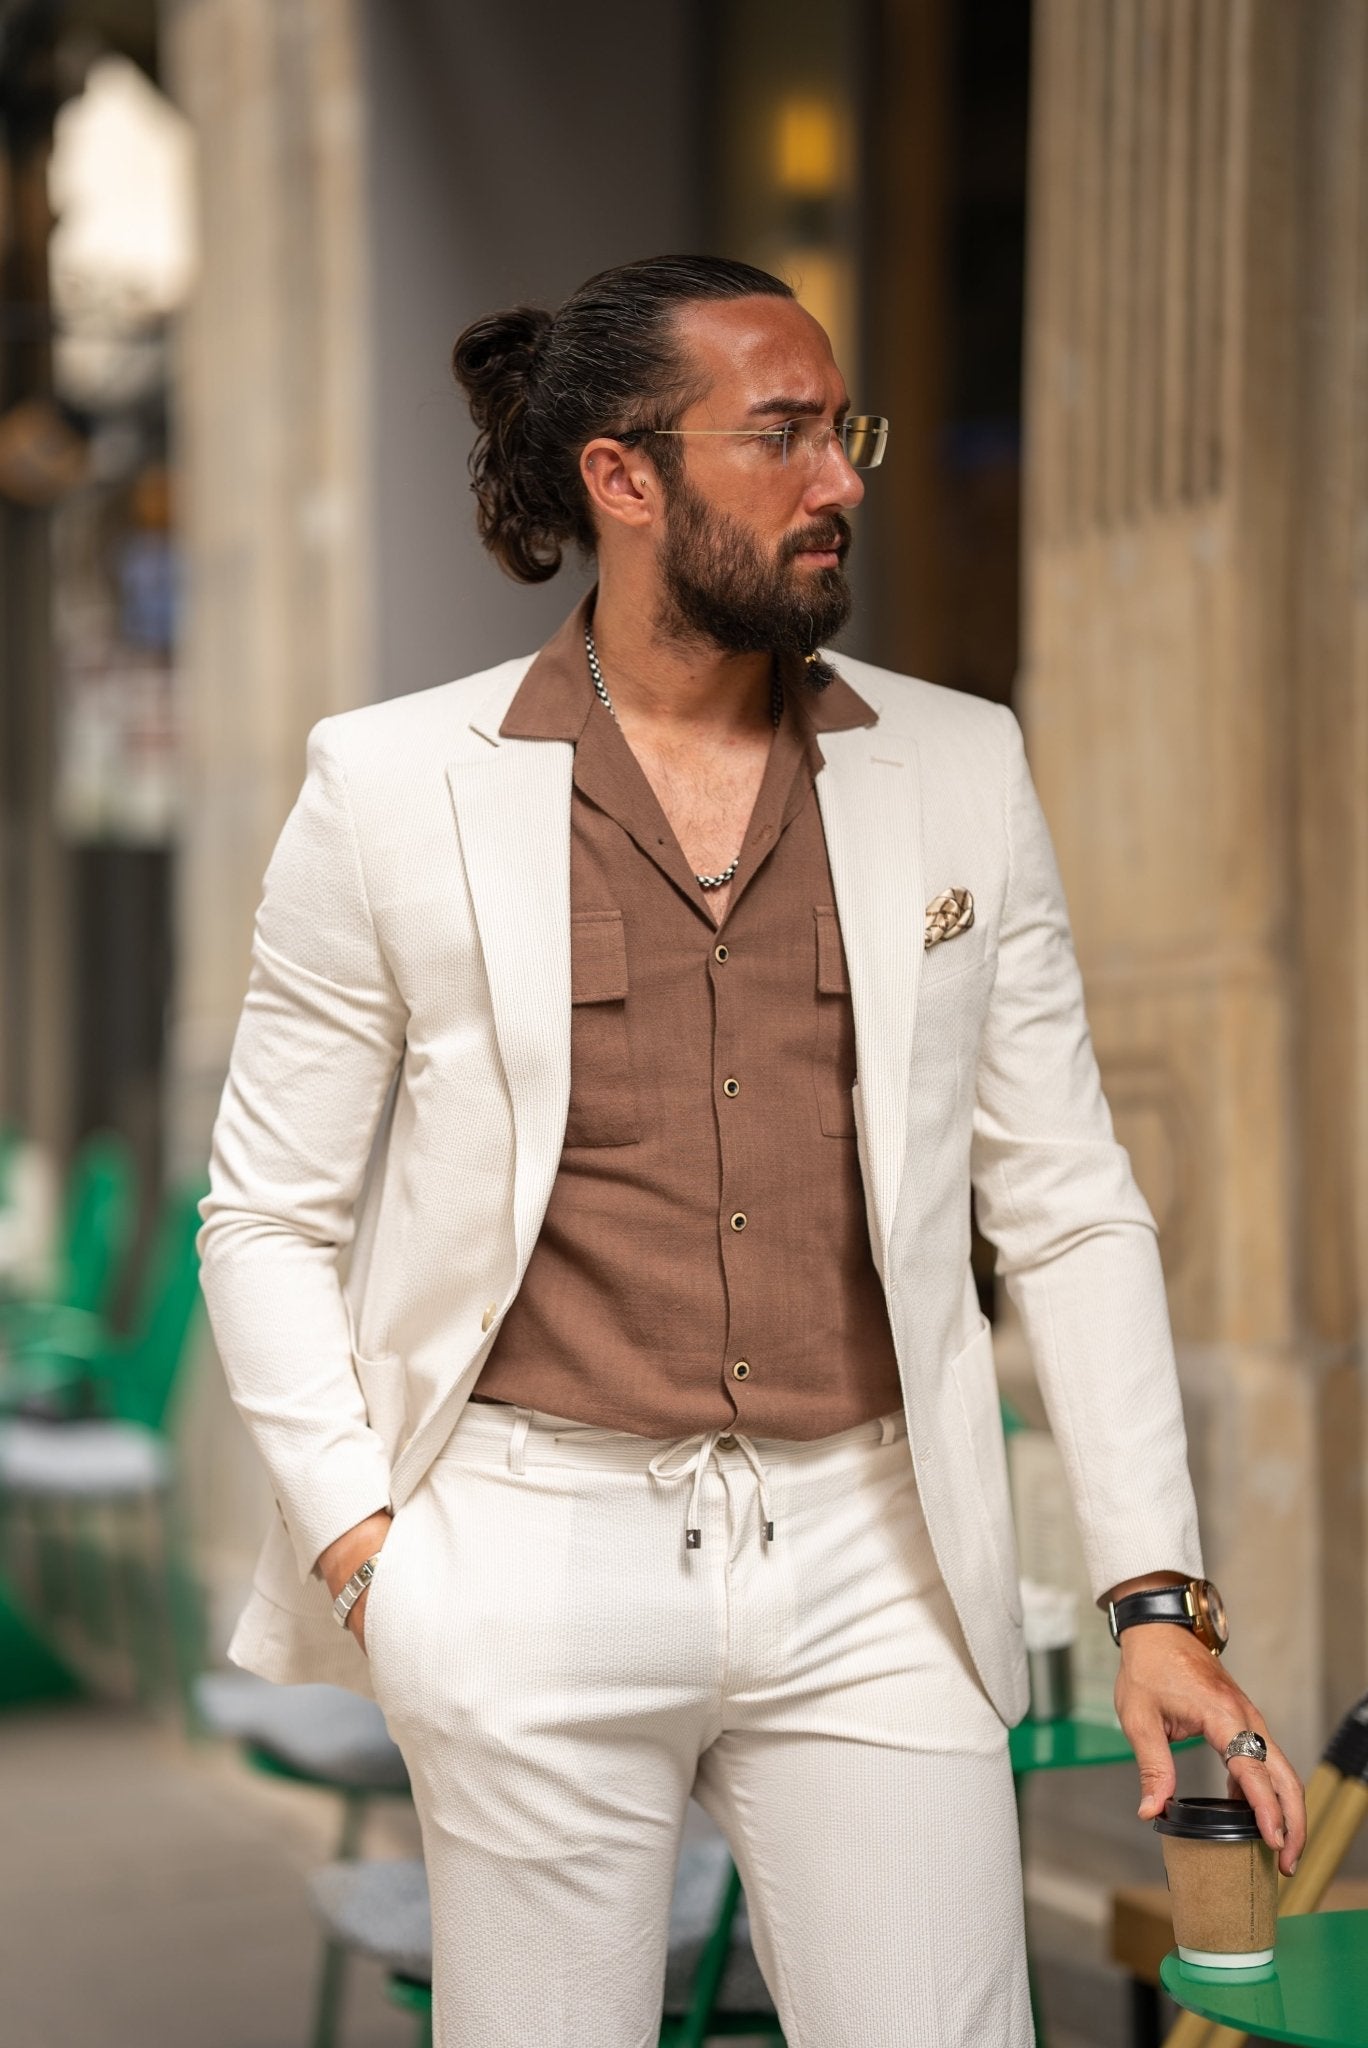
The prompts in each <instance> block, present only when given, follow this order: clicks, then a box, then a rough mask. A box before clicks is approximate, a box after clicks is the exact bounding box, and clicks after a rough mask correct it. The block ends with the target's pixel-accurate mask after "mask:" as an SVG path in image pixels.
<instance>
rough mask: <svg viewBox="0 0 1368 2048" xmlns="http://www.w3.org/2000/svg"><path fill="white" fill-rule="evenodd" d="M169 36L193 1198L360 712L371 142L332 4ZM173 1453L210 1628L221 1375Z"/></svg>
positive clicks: (223, 1503) (227, 1577)
mask: <svg viewBox="0 0 1368 2048" xmlns="http://www.w3.org/2000/svg"><path fill="white" fill-rule="evenodd" d="M163 30H164V54H165V60H166V76H167V82H168V89H169V90H170V91H171V93H172V94H173V96H174V97H175V98H176V100H177V101H178V104H179V105H180V106H181V108H182V109H183V111H184V112H185V113H186V114H187V115H188V117H189V118H190V120H191V122H192V123H193V126H194V130H195V135H196V142H197V150H198V190H199V200H200V246H201V251H202V256H201V270H200V274H199V277H198V280H197V284H196V288H195V291H194V293H193V295H192V298H191V301H190V304H189V307H188V310H187V313H186V315H185V319H184V323H183V329H182V334H181V337H180V348H179V363H178V378H177V389H176V404H177V410H176V421H175V424H176V452H177V488H178V506H177V523H178V531H179V535H180V538H181V542H182V545H183V548H184V554H185V561H186V565H187V578H186V581H187V595H188V603H187V618H186V632H185V638H184V643H183V647H182V659H183V669H184V709H185V720H186V750H187V775H188V782H189V787H188V790H187V802H186V806H185V816H186V825H185V831H184V836H183V838H182V841H181V844H180V849H179V854H178V872H177V894H178V910H177V925H176V935H177V936H176V943H177V1001H176V1013H175V1017H174V1019H173V1025H172V1031H171V1049H170V1068H171V1071H170V1077H169V1102H168V1118H167V1126H168V1151H169V1154H170V1158H171V1161H172V1165H173V1169H174V1170H176V1171H177V1172H182V1173H186V1174H195V1175H198V1174H201V1173H202V1172H203V1170H204V1163H205V1160H206V1158H207V1154H208V1138H209V1130H210V1126H211V1124H212V1121H213V1116H214V1111H215V1109H216V1107H217V1101H218V1094H219V1090H220V1088H221V1085H222V1080H223V1075H224V1072H225V1070H226V1067H227V1063H228V1052H229V1047H230V1044H231V1039H232V1034H233V1030H234V1027H235V1024H236V1021H237V1016H238V1012H239V1010H240V1008H241V1004H242V994H243V989H244V987H245V985H246V978H247V955H248V948H249V945H250V941H251V931H252V918H253V913H254V911H255V908H256V904H257V901H258V899H259V896H260V888H261V877H262V873H263V871H264V869H265V866H266V862H267V859H268V858H269V855H270V851H271V848H272V846H273V844H274V842H275V839H276V836H277V834H278V833H279V830H280V827H281V825H282V823H283V822H284V819H285V816H286V813H287V812H288V810H289V808H290V805H291V804H292V802H293V801H294V797H295V794H296V792H297V790H298V788H299V784H300V781H301V780H302V777H303V771H304V742H305V736H306V734H307V732H308V730H309V728H310V727H311V726H312V725H313V724H314V723H315V722H316V721H317V720H318V719H319V718H322V717H324V716H326V715H327V714H328V713H329V712H334V711H340V710H343V709H346V708H348V707H350V706H352V705H355V704H358V703H361V702H363V701H365V700H367V699H368V698H369V697H371V696H373V695H374V694H375V692H374V687H373V683H374V678H373V662H372V658H371V639H372V622H371V618H370V615H369V613H370V592H371V589H372V578H371V574H370V563H369V537H368V532H367V512H368V506H369V502H370V493H369V489H368V475H367V468H368V461H369V446H368V401H369V396H370V393H369V385H368V378H367V373H366V361H365V349H366V338H367V335H368V332H369V328H368V323H367V322H366V320H365V318H364V317H363V313H364V305H365V281H364V264H365V253H366V234H367V226H366V206H365V196H364V157H363V147H364V139H365V138H364V124H363V119H362V94H361V86H360V76H359V66H358V59H357V37H358V33H359V27H358V22H357V19H356V11H355V7H354V5H353V4H352V0H165V4H164V9H163ZM182 1436H183V1443H184V1453H185V1461H186V1468H187V1472H188V1475H189V1482H190V1484H189V1489H188V1491H189V1493H190V1497H191V1498H192V1499H193V1502H194V1506H195V1514H196V1519H197V1523H198V1527H199V1531H200V1535H201V1538H202V1544H201V1549H202V1556H203V1563H204V1569H205V1572H206V1576H207V1577H208V1579H209V1581H210V1586H211V1593H212V1591H213V1588H214V1586H215V1584H216V1583H217V1582H218V1581H220V1580H222V1581H223V1583H224V1586H225V1592H224V1596H223V1598H224V1605H225V1607H226V1606H227V1605H230V1604H231V1602H232V1601H233V1600H234V1598H235V1597H236V1593H237V1591H238V1590H239V1581H240V1578H241V1574H242V1567H243V1558H244V1556H248V1555H250V1552H251V1549H252V1548H253V1547H254V1543H255V1539H256V1537H257V1535H258V1534H259V1532H260V1530H261V1529H263V1528H264V1527H265V1526H266V1511H267V1510H268V1508H269V1501H268V1499H267V1497H266V1495H265V1482H264V1479H263V1478H262V1476H261V1474H260V1472H259V1469H258V1466H257V1461H256V1459H255V1457H254V1456H253V1455H252V1454H251V1452H250V1451H249V1449H248V1446H247V1443H246V1439H245V1436H244V1435H243V1434H242V1432H241V1431H240V1428H239V1425H238V1423H237V1421H236V1418H235V1417H234V1416H233V1414H232V1411H231V1409H230V1407H229V1403H228V1396H227V1391H226V1388H225V1387H224V1384H223V1380H222V1376H221V1374H220V1373H219V1372H218V1371H217V1369H215V1368H212V1367H209V1368H207V1369H206V1370H204V1371H202V1372H201V1373H200V1374H199V1375H198V1376H197V1377H196V1380H195V1383H194V1386H193V1388H192V1391H191V1397H190V1402H189V1412H188V1413H187V1414H186V1416H185V1418H184V1426H183V1431H182ZM263 1503H264V1504H265V1505H264V1506H263ZM223 1619H224V1617H223V1616H218V1617H216V1620H215V1636H216V1639H221V1638H222V1635H223V1633H224V1630H223V1626H222V1622H223Z"/></svg>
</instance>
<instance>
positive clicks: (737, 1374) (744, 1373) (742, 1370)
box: [732, 1358, 751, 1380]
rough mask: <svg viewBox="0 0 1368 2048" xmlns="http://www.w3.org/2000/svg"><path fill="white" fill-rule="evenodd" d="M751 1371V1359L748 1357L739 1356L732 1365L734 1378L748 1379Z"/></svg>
mask: <svg viewBox="0 0 1368 2048" xmlns="http://www.w3.org/2000/svg"><path fill="white" fill-rule="evenodd" d="M750 1371H751V1369H750V1360H749V1359H748V1358H738V1359H737V1361H736V1363H735V1365H734V1366H733V1367H732V1378H733V1379H734V1380H748V1379H749V1378H750Z"/></svg>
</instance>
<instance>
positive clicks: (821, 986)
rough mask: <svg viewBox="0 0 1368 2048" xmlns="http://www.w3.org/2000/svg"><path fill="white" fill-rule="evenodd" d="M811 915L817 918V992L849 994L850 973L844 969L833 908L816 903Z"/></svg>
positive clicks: (837, 925)
mask: <svg viewBox="0 0 1368 2048" xmlns="http://www.w3.org/2000/svg"><path fill="white" fill-rule="evenodd" d="M813 916H814V917H815V918H816V920H817V993H818V995H820V996H845V995H849V993H850V975H849V973H848V972H847V970H846V957H845V947H844V946H843V945H842V944H841V923H840V919H839V918H838V917H837V915H836V911H835V908H834V906H833V907H824V906H823V905H822V904H817V905H815V906H814V909H813Z"/></svg>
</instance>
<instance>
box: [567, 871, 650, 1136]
mask: <svg viewBox="0 0 1368 2048" xmlns="http://www.w3.org/2000/svg"><path fill="white" fill-rule="evenodd" d="M570 1002H571V1011H570V1114H569V1116H568V1118H567V1120H566V1125H565V1142H566V1144H567V1145H635V1144H638V1143H639V1142H640V1139H641V1120H640V1114H639V1110H638V1105H637V1091H636V1077H635V1075H634V1073H633V1071H632V1055H631V1048H630V1046H629V1044H628V1040H627V936H626V932H625V931H624V929H623V923H622V912H621V911H620V910H586V911H581V912H577V913H576V914H575V915H573V916H572V917H571V919H570Z"/></svg>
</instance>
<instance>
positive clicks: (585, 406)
mask: <svg viewBox="0 0 1368 2048" xmlns="http://www.w3.org/2000/svg"><path fill="white" fill-rule="evenodd" d="M756 296H759V297H764V298H783V299H791V298H792V297H793V291H792V288H791V287H790V286H789V285H786V284H785V283H784V282H783V280H782V279H781V278H777V277H771V275H770V273H769V272H768V271H767V270H756V269H754V268H753V267H752V265H750V264H749V263H733V262H730V261H728V260H727V259H726V258H725V257H721V256H652V257H648V258H647V259H646V260H645V261H643V262H640V263H624V264H621V265H619V266H618V268H617V269H615V270H601V271H600V272H599V273H598V275H597V277H591V278H590V279H589V281H588V283H587V284H582V285H581V286H580V288H579V290H578V291H577V292H575V293H573V294H572V296H571V297H570V298H568V299H567V300H566V301H565V304H564V305H563V306H562V307H561V309H560V311H559V312H558V313H555V314H551V313H548V312H545V311H544V310H542V309H541V308H539V307H536V306H515V307H514V308H513V309H512V310H511V311H510V312H507V313H490V314H487V315H486V317H485V318H484V319H483V320H475V321H473V322H472V323H471V325H470V326H469V327H467V328H466V329H465V330H464V331H463V332H462V333H461V334H460V335H458V336H457V339H456V346H455V348H454V349H453V350H452V357H451V361H452V369H453V370H454V372H455V376H456V382H457V383H458V384H459V385H460V387H461V389H462V391H463V392H464V393H465V395H466V398H467V400H468V401H469V404H470V411H471V417H472V418H473V419H474V421H475V425H476V426H477V427H478V429H479V436H478V438H477V440H476V442H475V446H474V449H473V450H472V451H471V457H470V477H471V489H472V490H473V491H474V493H475V497H476V500H477V503H478V506H479V512H478V520H479V528H480V538H481V539H482V540H483V542H484V544H485V546H486V547H487V548H488V549H489V551H490V553H491V554H492V555H493V556H494V558H495V560H496V561H497V562H498V563H499V565H500V567H501V568H503V569H505V570H507V572H508V574H509V575H510V576H515V577H517V579H518V580H519V582H521V583H544V582H545V581H546V580H547V578H548V577H551V576H554V575H555V573H556V571H557V569H559V567H560V565H561V559H562V556H563V554H564V551H565V547H566V544H567V542H573V543H574V544H575V545H576V546H577V547H580V548H583V549H584V550H585V551H586V552H587V553H592V552H593V548H594V527H593V522H592V520H591V518H590V515H589V501H588V498H587V497H586V495H585V490H584V482H583V479H582V477H581V476H580V473H579V458H580V451H581V450H582V449H583V447H584V446H585V444H586V442H589V441H592V440H593V439H594V437H595V435H596V434H615V433H628V432H631V431H638V432H639V431H640V430H641V429H642V428H644V427H647V426H653V427H668V426H673V424H674V422H675V421H676V420H677V419H678V418H679V417H680V415H681V414H682V413H683V412H685V411H686V410H687V409H688V406H689V405H690V404H691V403H692V402H693V395H694V393H693V388H692V383H691V379H690V377H689V370H688V364H687V362H686V361H685V359H684V357H683V354H682V352H681V351H680V348H679V346H678V343H677V340H676V337H675V334H674V323H673V316H674V311H675V308H676V307H678V306H681V305H687V304H688V303H689V302H690V301H692V300H698V299H740V298H752V297H756ZM651 454H652V459H653V460H654V461H655V463H656V467H657V468H658V469H659V470H661V471H662V472H663V473H664V474H665V475H666V477H667V478H668V477H669V476H670V475H671V474H673V473H674V471H675V470H676V469H677V466H678V462H679V456H678V449H677V444H676V443H675V442H673V441H666V440H662V441H660V442H659V443H657V445H656V447H654V448H653V449H652V451H651Z"/></svg>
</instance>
